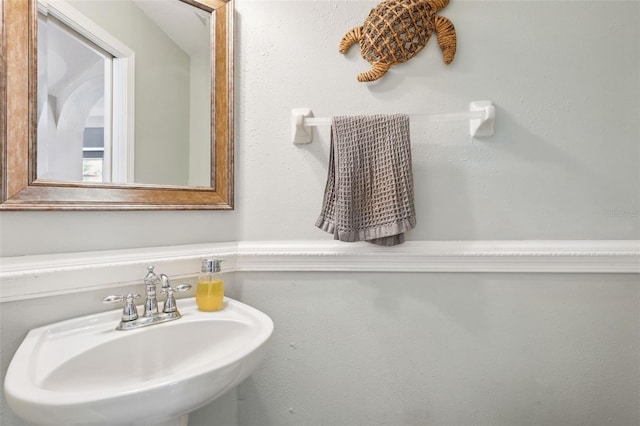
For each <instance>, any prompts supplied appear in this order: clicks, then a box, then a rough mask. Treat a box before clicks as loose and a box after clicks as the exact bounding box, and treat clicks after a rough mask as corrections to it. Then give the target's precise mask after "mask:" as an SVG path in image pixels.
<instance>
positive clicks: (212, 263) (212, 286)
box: [196, 259, 224, 312]
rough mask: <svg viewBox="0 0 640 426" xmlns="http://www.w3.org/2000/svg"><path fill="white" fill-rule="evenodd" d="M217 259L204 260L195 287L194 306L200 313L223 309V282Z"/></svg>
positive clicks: (219, 261)
mask: <svg viewBox="0 0 640 426" xmlns="http://www.w3.org/2000/svg"><path fill="white" fill-rule="evenodd" d="M221 262H222V260H219V259H204V260H203V261H202V269H201V272H200V275H198V284H197V285H196V305H198V309H199V310H201V311H208V312H209V311H219V310H220V309H222V307H223V301H222V298H223V297H224V281H222V277H221V276H220V263H221Z"/></svg>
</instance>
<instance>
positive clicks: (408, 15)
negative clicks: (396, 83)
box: [339, 0, 456, 82]
mask: <svg viewBox="0 0 640 426" xmlns="http://www.w3.org/2000/svg"><path fill="white" fill-rule="evenodd" d="M447 4H449V0H385V1H383V2H382V3H380V4H378V6H376V7H375V8H374V9H372V10H371V13H369V16H367V18H366V19H365V21H364V23H363V25H361V26H359V27H355V28H353V29H352V30H351V31H349V32H348V33H346V34H345V35H344V37H342V40H341V41H340V46H339V50H340V53H346V52H347V50H349V48H350V47H351V46H352V45H353V44H355V43H359V44H360V54H361V55H362V57H363V58H364V59H365V60H367V61H368V62H370V63H371V65H372V67H371V69H370V70H369V71H367V72H363V73H360V74H359V75H358V81H361V82H362V81H374V80H377V79H379V78H380V77H382V76H383V75H384V74H385V73H386V72H387V71H388V70H389V68H391V66H392V65H395V64H400V63H402V62H406V61H408V60H409V59H411V58H413V57H414V56H416V55H417V54H418V52H420V51H421V50H422V48H423V47H424V46H425V45H426V44H427V41H428V40H429V37H431V34H432V32H433V31H435V32H436V34H437V37H438V44H439V45H440V49H442V53H443V56H444V58H443V59H444V63H445V64H449V63H451V61H453V56H454V55H455V53H456V31H455V29H454V27H453V24H452V23H451V21H450V20H448V19H447V18H445V17H443V16H439V15H437V12H438V11H439V10H441V9H442V8H444V7H445V6H446V5H447Z"/></svg>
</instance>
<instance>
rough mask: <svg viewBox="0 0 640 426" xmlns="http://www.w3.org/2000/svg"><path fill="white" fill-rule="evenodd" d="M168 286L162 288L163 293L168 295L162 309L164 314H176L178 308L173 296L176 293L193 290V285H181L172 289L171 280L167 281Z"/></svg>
mask: <svg viewBox="0 0 640 426" xmlns="http://www.w3.org/2000/svg"><path fill="white" fill-rule="evenodd" d="M166 283H167V285H166V286H164V285H163V288H162V292H163V293H166V295H167V299H166V300H165V301H164V306H163V307H162V312H164V313H169V312H176V311H177V310H178V307H177V306H176V298H175V296H174V295H173V293H174V292H180V291H187V290H189V289H190V288H191V284H180V285H178V286H175V287H171V285H169V280H167V281H166Z"/></svg>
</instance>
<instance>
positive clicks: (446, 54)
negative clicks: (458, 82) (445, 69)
mask: <svg viewBox="0 0 640 426" xmlns="http://www.w3.org/2000/svg"><path fill="white" fill-rule="evenodd" d="M435 23H436V34H437V36H438V44H439V45H440V49H442V55H443V60H444V63H445V64H450V63H451V61H453V56H454V55H455V54H456V30H455V28H454V27H453V23H451V21H450V20H448V19H447V18H445V17H444V16H436V17H435Z"/></svg>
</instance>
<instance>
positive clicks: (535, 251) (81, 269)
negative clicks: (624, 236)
mask: <svg viewBox="0 0 640 426" xmlns="http://www.w3.org/2000/svg"><path fill="white" fill-rule="evenodd" d="M205 257H222V258H224V259H225V260H226V262H225V263H224V264H223V265H224V267H223V271H225V272H236V271H239V272H301V271H309V272H321V271H325V272H427V273H428V272H450V273H486V272H492V273H505V272H509V273H609V274H611V273H614V274H615V273H636V274H637V273H640V240H580V241H565V240H562V241H548V240H547V241H410V242H406V243H405V244H402V245H399V246H396V247H378V246H374V245H371V244H368V243H342V242H338V241H241V242H226V243H213V244H196V245H184V246H170V247H154V248H142V249H127V250H112V251H100V252H85V253H65V254H51V255H34V256H20V257H5V258H2V259H1V262H0V302H9V301H15V300H21V299H29V298H37V297H46V296H49V295H55V294H65V293H73V292H78V291H90V290H96V289H108V288H116V287H124V286H130V285H134V284H139V283H140V282H141V281H142V278H143V277H144V274H145V267H146V266H147V265H148V264H154V265H156V266H157V270H159V271H161V272H163V273H166V274H167V275H169V276H170V277H173V278H174V279H182V278H188V277H192V276H194V275H196V274H197V272H198V270H199V267H200V262H201V260H202V259H203V258H205Z"/></svg>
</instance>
